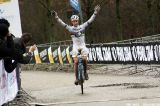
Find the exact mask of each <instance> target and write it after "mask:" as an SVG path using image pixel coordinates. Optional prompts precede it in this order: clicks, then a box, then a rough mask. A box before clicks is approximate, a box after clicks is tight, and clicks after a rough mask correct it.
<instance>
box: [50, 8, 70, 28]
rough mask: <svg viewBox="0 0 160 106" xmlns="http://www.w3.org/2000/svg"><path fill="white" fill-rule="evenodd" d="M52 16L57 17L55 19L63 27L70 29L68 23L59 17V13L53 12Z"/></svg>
mask: <svg viewBox="0 0 160 106" xmlns="http://www.w3.org/2000/svg"><path fill="white" fill-rule="evenodd" d="M51 15H52V16H54V17H55V19H56V20H57V22H58V23H59V24H60V25H61V26H63V27H65V28H66V29H68V25H67V24H66V23H64V22H63V21H62V20H61V19H60V18H59V17H58V14H57V12H55V11H52V13H51Z"/></svg>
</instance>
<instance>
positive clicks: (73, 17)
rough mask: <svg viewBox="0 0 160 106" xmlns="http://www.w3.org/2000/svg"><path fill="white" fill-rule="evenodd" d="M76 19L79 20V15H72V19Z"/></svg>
mask: <svg viewBox="0 0 160 106" xmlns="http://www.w3.org/2000/svg"><path fill="white" fill-rule="evenodd" d="M74 20H79V16H78V15H72V16H71V21H74Z"/></svg>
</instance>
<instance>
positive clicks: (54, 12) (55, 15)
mask: <svg viewBox="0 0 160 106" xmlns="http://www.w3.org/2000/svg"><path fill="white" fill-rule="evenodd" d="M51 16H54V17H55V18H56V17H57V16H58V15H57V12H56V11H54V10H52V11H51Z"/></svg>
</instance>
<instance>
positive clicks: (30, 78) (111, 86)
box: [22, 71, 160, 106]
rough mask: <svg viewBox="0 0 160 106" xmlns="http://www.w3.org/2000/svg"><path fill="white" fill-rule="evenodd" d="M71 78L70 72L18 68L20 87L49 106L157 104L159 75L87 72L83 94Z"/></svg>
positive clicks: (151, 105) (139, 105) (159, 86)
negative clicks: (88, 76)
mask: <svg viewBox="0 0 160 106" xmlns="http://www.w3.org/2000/svg"><path fill="white" fill-rule="evenodd" d="M73 81H74V75H73V73H58V72H42V71H41V72H40V71H39V72H37V71H23V72H22V86H23V88H24V89H25V90H26V91H27V92H29V94H30V95H31V96H33V97H35V98H36V99H37V101H38V102H42V103H50V104H52V105H53V106H54V105H55V104H57V105H58V106H82V105H83V106H97V105H99V106H160V78H153V77H146V76H144V77H133V76H108V75H100V74H98V75H95V74H91V75H90V80H89V81H87V82H85V89H84V92H85V94H84V95H81V93H80V87H79V86H75V85H74V84H73ZM152 103H154V104H152ZM52 105H51V106H52Z"/></svg>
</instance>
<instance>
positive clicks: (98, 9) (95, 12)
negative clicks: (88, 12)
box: [82, 5, 101, 28]
mask: <svg viewBox="0 0 160 106" xmlns="http://www.w3.org/2000/svg"><path fill="white" fill-rule="evenodd" d="M100 9H101V7H100V5H97V6H96V7H95V8H94V13H93V15H92V16H91V17H90V19H89V20H88V21H86V22H85V23H84V24H82V26H83V27H84V28H85V27H87V26H88V25H89V24H91V23H92V22H93V21H94V19H95V18H96V15H97V14H98V12H99V11H100Z"/></svg>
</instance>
